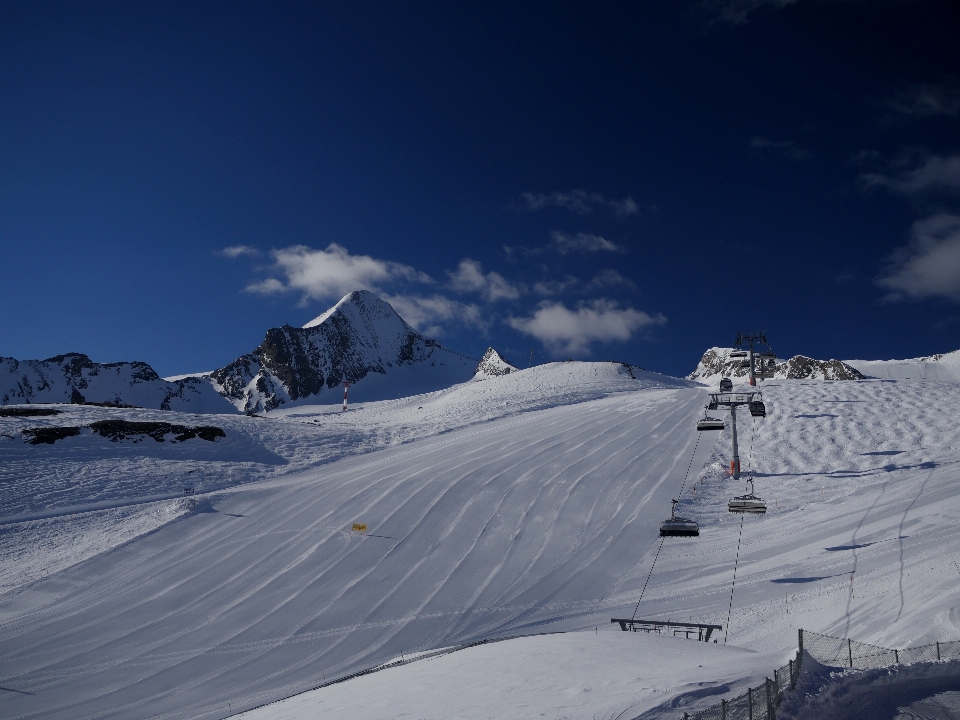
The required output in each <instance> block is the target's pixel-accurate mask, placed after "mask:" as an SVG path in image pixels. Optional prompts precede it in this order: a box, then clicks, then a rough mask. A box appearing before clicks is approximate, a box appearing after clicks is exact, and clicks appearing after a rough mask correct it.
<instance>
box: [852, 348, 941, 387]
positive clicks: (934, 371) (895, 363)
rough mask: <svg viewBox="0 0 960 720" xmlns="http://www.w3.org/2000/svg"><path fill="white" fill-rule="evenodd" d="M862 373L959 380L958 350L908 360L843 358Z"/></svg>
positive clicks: (919, 378) (896, 378)
mask: <svg viewBox="0 0 960 720" xmlns="http://www.w3.org/2000/svg"><path fill="white" fill-rule="evenodd" d="M844 362H845V363H846V364H847V365H850V366H851V367H855V368H856V369H857V370H859V371H860V372H861V373H863V374H864V375H867V376H869V377H875V378H883V379H885V380H911V379H912V380H937V381H940V382H960V350H954V351H953V352H949V353H944V354H942V355H930V356H928V357H920V358H912V359H910V360H845V361H844Z"/></svg>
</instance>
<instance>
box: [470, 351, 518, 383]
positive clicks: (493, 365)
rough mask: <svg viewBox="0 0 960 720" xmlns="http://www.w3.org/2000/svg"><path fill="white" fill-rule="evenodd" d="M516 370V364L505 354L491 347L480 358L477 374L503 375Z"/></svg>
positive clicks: (487, 375) (482, 375) (483, 375)
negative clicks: (504, 355)
mask: <svg viewBox="0 0 960 720" xmlns="http://www.w3.org/2000/svg"><path fill="white" fill-rule="evenodd" d="M516 371H517V368H516V366H514V365H512V364H511V363H510V362H509V361H508V360H507V359H506V358H505V357H503V355H501V354H500V353H499V352H497V351H496V350H495V349H494V348H492V347H491V348H487V351H486V352H485V353H484V354H483V357H482V358H481V359H480V364H479V365H477V370H476V374H477V375H479V376H481V377H501V376H503V375H509V374H510V373H512V372H516Z"/></svg>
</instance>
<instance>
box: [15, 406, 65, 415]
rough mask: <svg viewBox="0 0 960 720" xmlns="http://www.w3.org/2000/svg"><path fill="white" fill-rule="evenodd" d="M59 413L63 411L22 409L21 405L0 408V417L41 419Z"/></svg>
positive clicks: (33, 408)
mask: <svg viewBox="0 0 960 720" xmlns="http://www.w3.org/2000/svg"><path fill="white" fill-rule="evenodd" d="M61 412H63V411H62V410H54V409H53V408H35V407H23V406H22V405H14V406H12V407H11V406H7V407H0V417H43V416H45V415H59V414H60V413H61Z"/></svg>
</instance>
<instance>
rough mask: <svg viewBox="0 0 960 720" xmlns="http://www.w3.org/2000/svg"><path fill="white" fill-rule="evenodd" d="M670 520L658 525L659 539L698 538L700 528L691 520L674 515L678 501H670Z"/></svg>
mask: <svg viewBox="0 0 960 720" xmlns="http://www.w3.org/2000/svg"><path fill="white" fill-rule="evenodd" d="M670 502H671V503H673V505H672V506H671V507H670V519H669V520H664V521H663V522H662V523H660V537H699V536H700V526H699V525H698V524H697V523H696V522H695V521H693V520H688V519H687V518H682V517H678V516H677V514H676V510H677V503H678V502H680V501H679V500H671V501H670Z"/></svg>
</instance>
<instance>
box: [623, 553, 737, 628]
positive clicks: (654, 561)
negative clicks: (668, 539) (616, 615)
mask: <svg viewBox="0 0 960 720" xmlns="http://www.w3.org/2000/svg"><path fill="white" fill-rule="evenodd" d="M661 550H663V538H660V547H658V548H657V554H656V555H654V557H653V565H651V566H650V572H649V573H647V582H645V583H644V584H643V590H641V591H640V600H643V594H644V593H645V592H646V591H647V585H648V584H649V582H650V576H651V575H653V568H654V566H655V565H656V564H657V558H658V557H660V551H661ZM640 600H637V606H636V607H635V608H634V609H633V615H631V616H630V620H634V619H636V617H637V610H639V609H640ZM724 644H726V641H724Z"/></svg>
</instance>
